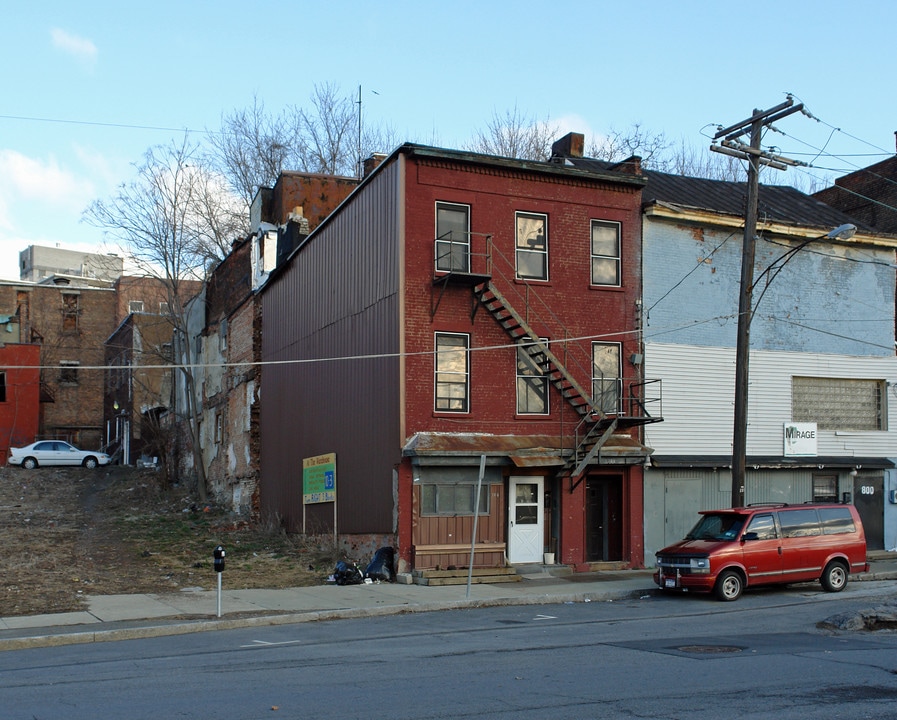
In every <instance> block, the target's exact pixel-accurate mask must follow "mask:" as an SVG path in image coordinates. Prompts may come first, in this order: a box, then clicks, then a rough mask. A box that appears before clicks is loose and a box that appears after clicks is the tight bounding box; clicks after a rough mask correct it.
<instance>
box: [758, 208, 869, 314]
mask: <svg viewBox="0 0 897 720" xmlns="http://www.w3.org/2000/svg"><path fill="white" fill-rule="evenodd" d="M856 231H857V227H856V225H852V224H851V223H845V224H844V225H839V226H838V227H836V228H835V229H834V230H831V231H830V232H827V233H826V234H825V235H820V236H819V237H812V238H807V239H806V240H804V241H803V242H802V243H800V244H799V245H796V246H795V247H793V248H791V249H790V250H789V251H788V252H786V253H783V254H782V255H781V256H779V257H777V258H776V259H775V260H773V261H772V262H771V263H770V264H769V265H768V266H767V267H766V269H765V270H764V271H763V272H762V273H760V274H759V275H758V276H757V279H756V280H755V281H754V287H756V286H757V283H759V282H760V280H761V279H762V278H763V276H764V275H769V277H768V278H767V279H766V284H765V285H764V287H763V291H762V292H761V293H760V297H758V298H757V302H756V303H754V307H753V308H752V309H751V318H753V317H754V313H755V312H756V311H757V307H758V306H759V305H760V301H761V300H762V299H763V296H764V295H765V294H766V290H767V289H768V288H769V286H770V284H771V283H772V281H773V280H775V279H776V276H777V275H778V274H779V273H780V272H781V271H782V268H784V267H785V265H787V264H788V263H789V262H790V261H791V259H792V258H793V257H794V256H795V255H797V253H799V252H800V251H801V250H803V249H804V248H805V247H806V246H807V245H809V244H810V243H811V242H816V241H817V240H848V239H850V238H852V237H853V236H854V234H855V233H856ZM770 273H771V274H770Z"/></svg>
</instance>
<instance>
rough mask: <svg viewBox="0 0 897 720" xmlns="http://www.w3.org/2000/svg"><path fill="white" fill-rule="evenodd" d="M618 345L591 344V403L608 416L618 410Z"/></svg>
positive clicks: (619, 377)
mask: <svg viewBox="0 0 897 720" xmlns="http://www.w3.org/2000/svg"><path fill="white" fill-rule="evenodd" d="M620 355H621V353H620V344H619V343H600V342H593V343H592V402H593V403H594V404H595V405H596V406H597V407H599V408H600V409H601V411H602V412H604V413H607V414H608V415H612V414H616V413H618V412H619V411H620V410H619V408H620V398H621V395H622V392H621V387H620V386H621V384H622V379H621V372H620V367H621V365H620Z"/></svg>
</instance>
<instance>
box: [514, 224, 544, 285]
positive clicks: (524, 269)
mask: <svg viewBox="0 0 897 720" xmlns="http://www.w3.org/2000/svg"><path fill="white" fill-rule="evenodd" d="M515 222H516V228H515V243H514V245H515V250H516V261H517V277H518V278H522V279H525V280H548V216H547V215H542V214H540V213H529V212H518V213H516V214H515Z"/></svg>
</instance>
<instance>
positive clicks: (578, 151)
mask: <svg viewBox="0 0 897 720" xmlns="http://www.w3.org/2000/svg"><path fill="white" fill-rule="evenodd" d="M585 141H586V137H585V135H583V134H582V133H574V132H572V133H567V134H566V135H564V137H562V138H561V139H560V140H556V141H555V142H554V143H552V145H551V156H552V157H577V158H581V157H582V153H583V149H584V148H585Z"/></svg>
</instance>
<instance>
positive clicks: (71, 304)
mask: <svg viewBox="0 0 897 720" xmlns="http://www.w3.org/2000/svg"><path fill="white" fill-rule="evenodd" d="M80 315H81V309H80V307H79V305H78V296H77V295H71V294H66V293H63V295H62V331H63V332H77V331H78V317H79V316H80Z"/></svg>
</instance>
